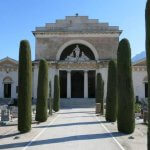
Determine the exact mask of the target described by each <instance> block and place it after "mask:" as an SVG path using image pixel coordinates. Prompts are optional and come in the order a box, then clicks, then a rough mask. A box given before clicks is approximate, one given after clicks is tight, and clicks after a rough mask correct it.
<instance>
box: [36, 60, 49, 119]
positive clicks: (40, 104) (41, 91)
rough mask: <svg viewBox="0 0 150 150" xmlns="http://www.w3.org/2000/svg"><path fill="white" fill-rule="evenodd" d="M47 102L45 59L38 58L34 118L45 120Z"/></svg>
mask: <svg viewBox="0 0 150 150" xmlns="http://www.w3.org/2000/svg"><path fill="white" fill-rule="evenodd" d="M47 103H48V65H47V62H46V60H43V59H42V60H40V65H39V74H38V88H37V105H36V117H35V120H36V121H39V122H44V121H46V120H47Z"/></svg>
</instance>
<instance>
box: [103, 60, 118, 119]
mask: <svg viewBox="0 0 150 150" xmlns="http://www.w3.org/2000/svg"><path fill="white" fill-rule="evenodd" d="M105 117H106V121H109V122H115V121H116V119H117V67H116V63H115V62H114V61H113V60H111V61H110V62H109V68H108V80H107V96H106V116H105Z"/></svg>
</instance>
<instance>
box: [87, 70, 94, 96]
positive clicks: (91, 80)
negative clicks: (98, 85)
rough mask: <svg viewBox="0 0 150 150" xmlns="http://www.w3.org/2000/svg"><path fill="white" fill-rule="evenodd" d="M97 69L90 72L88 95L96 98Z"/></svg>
mask: <svg viewBox="0 0 150 150" xmlns="http://www.w3.org/2000/svg"><path fill="white" fill-rule="evenodd" d="M95 74H96V73H95V71H89V72H88V97H89V98H95Z"/></svg>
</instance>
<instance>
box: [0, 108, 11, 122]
mask: <svg viewBox="0 0 150 150" xmlns="http://www.w3.org/2000/svg"><path fill="white" fill-rule="evenodd" d="M1 121H10V110H9V109H2V110H1Z"/></svg>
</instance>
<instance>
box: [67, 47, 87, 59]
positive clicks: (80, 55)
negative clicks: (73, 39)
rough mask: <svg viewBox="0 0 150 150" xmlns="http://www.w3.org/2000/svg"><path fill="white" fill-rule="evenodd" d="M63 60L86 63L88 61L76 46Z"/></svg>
mask: <svg viewBox="0 0 150 150" xmlns="http://www.w3.org/2000/svg"><path fill="white" fill-rule="evenodd" d="M74 54H75V55H74ZM65 60H67V61H87V60H89V58H88V57H87V56H86V55H85V54H84V52H83V51H82V52H81V50H80V48H79V45H76V48H75V49H74V50H73V51H72V53H71V54H70V55H69V56H67V58H66V59H65Z"/></svg>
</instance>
